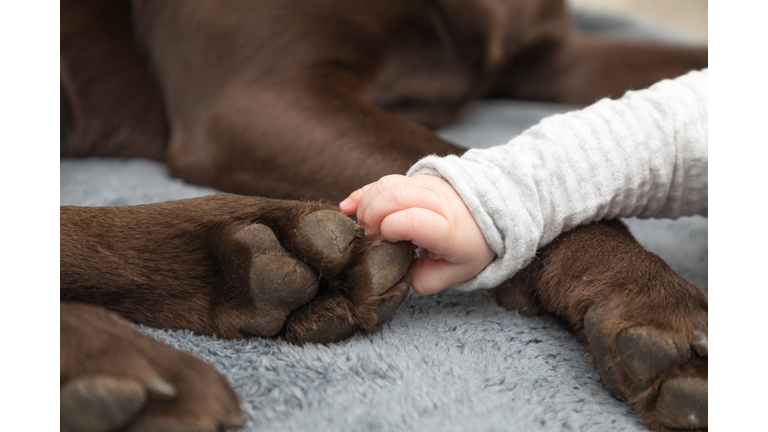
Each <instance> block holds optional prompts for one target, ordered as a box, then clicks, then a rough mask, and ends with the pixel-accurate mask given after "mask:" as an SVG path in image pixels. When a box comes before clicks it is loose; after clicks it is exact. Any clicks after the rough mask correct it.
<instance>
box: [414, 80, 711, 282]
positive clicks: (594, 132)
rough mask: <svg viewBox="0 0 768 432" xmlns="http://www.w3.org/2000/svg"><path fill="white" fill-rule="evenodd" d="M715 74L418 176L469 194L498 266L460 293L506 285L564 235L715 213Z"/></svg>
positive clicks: (433, 159)
mask: <svg viewBox="0 0 768 432" xmlns="http://www.w3.org/2000/svg"><path fill="white" fill-rule="evenodd" d="M707 76H708V70H704V71H696V72H691V73H689V74H687V75H684V76H682V77H679V78H677V79H675V80H665V81H662V82H659V83H657V84H655V85H654V86H653V87H651V88H649V89H647V90H641V91H634V92H633V91H630V92H627V93H626V94H625V95H624V96H623V97H622V98H621V99H619V100H608V99H604V100H601V101H599V102H597V103H595V104H594V105H591V106H589V107H587V108H585V109H583V110H579V111H574V112H571V113H567V114H562V115H555V116H552V117H549V118H546V119H544V120H543V121H541V122H540V123H539V124H538V125H536V126H534V127H532V128H530V129H528V130H527V131H525V132H524V133H523V134H521V135H519V136H517V137H515V138H514V139H512V140H511V141H510V142H509V143H507V144H505V145H501V146H498V147H493V148H489V149H483V150H470V151H468V152H466V153H465V154H464V155H463V156H462V157H461V158H459V157H456V156H448V157H444V158H440V157H437V156H428V157H425V158H424V159H422V160H420V161H419V162H418V163H416V164H415V165H414V166H413V167H411V169H410V170H409V171H408V175H409V176H414V175H418V174H430V175H436V176H439V177H442V178H444V179H445V180H446V181H448V182H449V183H450V184H451V185H452V186H453V187H454V189H456V191H457V192H458V193H459V195H460V196H461V198H462V199H463V200H464V203H465V204H466V205H467V207H468V208H469V210H470V212H471V213H472V216H473V217H474V218H475V221H476V222H477V223H478V225H479V226H480V229H481V230H482V232H483V234H484V235H485V238H486V240H487V241H488V244H489V245H490V247H491V249H492V250H493V251H494V252H495V253H496V255H497V257H496V259H495V260H494V261H493V262H491V264H489V265H488V266H487V267H486V268H485V269H484V270H483V271H482V272H480V273H479V274H478V275H476V276H475V277H473V278H472V279H470V280H468V281H466V282H462V283H460V284H458V285H456V286H455V288H457V289H460V290H467V291H468V290H474V289H479V288H491V287H494V286H497V285H499V284H500V283H501V282H503V281H504V280H506V279H507V278H509V277H511V276H512V275H514V274H515V273H516V272H517V271H518V270H520V269H522V268H523V267H525V266H526V265H527V264H528V263H529V262H530V261H531V260H532V259H533V257H534V255H535V253H536V250H537V249H539V248H541V247H543V246H545V245H546V244H548V243H549V242H551V241H552V240H553V239H554V238H555V237H557V236H558V235H559V234H560V233H561V232H563V231H567V230H570V229H572V228H574V227H576V226H578V225H581V224H584V223H587V222H591V221H597V220H600V219H611V218H620V217H630V216H639V217H669V218H676V217H679V216H683V215H691V214H696V213H698V214H703V215H706V214H707Z"/></svg>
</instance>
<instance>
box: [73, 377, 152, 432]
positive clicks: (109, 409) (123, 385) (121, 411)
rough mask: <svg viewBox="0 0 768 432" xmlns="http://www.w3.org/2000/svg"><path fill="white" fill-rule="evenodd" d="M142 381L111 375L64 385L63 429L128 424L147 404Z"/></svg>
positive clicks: (95, 430) (84, 431)
mask: <svg viewBox="0 0 768 432" xmlns="http://www.w3.org/2000/svg"><path fill="white" fill-rule="evenodd" d="M146 402H147V391H146V389H145V388H144V386H143V385H141V384H140V383H138V382H136V381H133V380H127V379H117V378H112V377H108V376H91V377H84V378H78V379H74V380H72V381H70V382H68V383H66V384H65V385H64V386H63V387H62V388H61V399H60V404H61V414H60V416H61V429H62V430H66V431H70V432H100V431H111V430H115V429H117V428H119V427H121V426H123V425H125V424H126V423H127V422H128V421H129V420H130V419H132V418H133V417H134V416H135V415H136V414H137V413H138V412H139V411H140V410H141V409H142V408H143V407H144V405H145V404H146Z"/></svg>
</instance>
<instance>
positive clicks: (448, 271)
mask: <svg viewBox="0 0 768 432" xmlns="http://www.w3.org/2000/svg"><path fill="white" fill-rule="evenodd" d="M340 208H341V210H342V211H343V212H344V213H346V214H355V213H357V220H358V223H359V224H360V225H362V226H363V227H364V228H365V229H366V232H369V233H374V234H381V235H382V236H384V238H386V239H387V240H389V241H393V242H394V241H401V240H407V241H410V242H412V243H413V244H415V245H416V246H420V247H422V248H424V249H426V250H428V251H429V259H426V260H425V259H423V258H417V259H416V260H415V262H414V264H413V265H414V271H413V279H412V283H411V284H412V286H413V289H414V290H415V291H416V292H417V293H419V294H422V295H427V294H432V293H436V292H438V291H441V290H443V289H445V288H447V287H449V286H451V285H454V284H457V283H459V282H463V281H465V280H468V279H470V278H471V277H473V276H475V275H476V274H478V273H480V271H482V270H483V269H484V268H485V267H486V266H487V265H488V264H489V263H490V262H491V261H493V259H494V258H495V257H496V254H495V253H494V252H493V251H492V250H491V248H490V247H489V246H488V242H487V241H486V240H485V237H484V236H483V233H482V232H481V231H480V228H479V227H478V225H477V223H476V222H475V220H474V219H473V218H472V214H471V213H470V212H469V209H468V208H467V206H466V205H465V204H464V202H463V201H462V199H461V197H459V195H458V194H457V193H456V191H455V190H454V189H453V187H451V185H450V184H449V183H448V182H447V181H445V180H443V179H441V178H440V177H436V176H432V175H417V176H414V177H405V176H401V175H390V176H386V177H382V178H381V179H380V180H379V181H377V182H375V183H371V184H369V185H367V186H364V187H362V188H360V189H358V190H357V191H355V192H353V193H352V194H351V195H350V196H349V198H347V199H346V200H344V201H343V202H342V203H341V204H340Z"/></svg>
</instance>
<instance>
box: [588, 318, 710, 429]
mask: <svg viewBox="0 0 768 432" xmlns="http://www.w3.org/2000/svg"><path fill="white" fill-rule="evenodd" d="M676 318H677V319H680V320H685V313H681V314H679V315H678V316H677V317H676ZM621 321H625V320H622V319H621V318H620V316H617V314H616V313H615V311H611V313H608V312H607V309H606V307H604V306H602V305H600V304H593V305H592V306H590V307H589V309H588V310H587V314H586V315H585V317H584V333H585V335H586V339H587V343H588V344H589V347H590V348H591V351H592V354H593V356H594V357H593V358H594V361H595V365H596V366H597V370H598V372H599V373H600V377H601V378H602V380H603V382H604V383H605V386H606V387H607V388H608V390H609V391H610V392H611V393H613V394H614V395H615V396H616V397H617V398H619V399H622V400H625V401H628V402H630V403H631V404H632V405H634V406H635V407H636V408H637V409H638V411H639V412H640V414H641V415H642V416H643V417H644V418H645V420H646V422H647V423H648V424H650V425H652V426H655V425H656V424H658V425H660V426H662V427H664V428H670V429H697V428H706V427H707V411H708V410H707V375H708V372H707V356H708V348H707V347H708V343H707V330H706V328H703V329H699V330H696V331H694V332H691V331H686V329H690V328H691V327H690V326H687V325H683V326H682V327H683V328H682V330H681V331H671V330H666V329H662V328H659V327H657V326H655V325H631V324H628V323H627V322H626V321H625V322H624V323H623V324H619V323H620V322H621ZM692 321H694V322H695V321H696V320H692ZM625 326H626V327H625ZM622 327H623V328H622ZM619 328H620V330H619V331H616V329H619ZM691 333H692V334H691ZM659 429H662V428H659Z"/></svg>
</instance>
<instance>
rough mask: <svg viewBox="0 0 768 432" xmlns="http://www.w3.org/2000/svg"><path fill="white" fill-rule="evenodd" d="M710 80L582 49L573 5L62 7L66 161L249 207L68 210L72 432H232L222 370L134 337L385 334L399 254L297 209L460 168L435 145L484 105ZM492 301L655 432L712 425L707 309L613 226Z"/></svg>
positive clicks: (94, 1)
mask: <svg viewBox="0 0 768 432" xmlns="http://www.w3.org/2000/svg"><path fill="white" fill-rule="evenodd" d="M706 66H707V50H706V48H693V47H675V46H668V45H662V44H654V43H647V42H633V41H612V40H603V39H600V38H597V37H593V36H589V35H586V34H583V33H580V32H579V31H578V30H577V29H576V28H575V26H574V24H573V22H572V20H571V18H570V17H569V15H568V13H567V9H566V7H565V5H564V2H563V0H475V1H469V0H464V1H462V0H410V1H393V0H371V1H366V2H359V1H354V0H301V1H299V0H281V1H267V0H251V1H247V0H229V1H212V0H164V1H151V0H135V1H132V2H129V1H125V0H123V1H109V2H104V1H100V0H62V2H61V125H62V126H61V156H62V157H84V156H94V155H96V156H118V157H144V158H154V159H159V160H162V161H164V162H165V163H166V164H167V165H168V167H169V168H170V171H171V173H172V174H173V175H174V176H178V177H180V178H182V179H184V180H186V181H188V182H190V183H195V184H199V185H206V186H212V187H214V188H217V189H219V190H222V191H227V192H231V193H236V194H238V195H231V194H218V195H213V196H209V197H204V198H198V199H192V200H182V201H176V202H167V203H159V204H151V205H143V206H126V207H103V208H78V207H62V208H61V294H60V295H61V301H62V303H61V427H62V430H71V431H75V430H87V431H96V430H124V429H129V430H169V431H181V430H220V429H226V428H237V427H240V426H241V425H242V424H243V422H244V421H245V418H244V417H243V413H242V412H241V411H240V408H239V407H238V400H237V396H236V394H235V393H234V391H233V390H232V389H231V387H230V386H229V385H228V384H227V382H226V380H224V379H223V377H222V376H221V375H220V374H219V373H218V372H217V371H216V370H214V369H213V368H212V367H211V366H210V365H208V364H207V363H205V362H203V361H202V360H200V359H198V358H196V357H194V356H191V355H189V354H187V353H183V352H181V351H178V350H174V349H172V348H170V347H168V346H165V345H163V344H161V343H159V342H156V341H154V340H152V339H149V338H148V337H146V336H143V335H142V334H140V333H139V332H138V331H137V330H136V329H134V328H133V327H131V326H130V324H128V322H129V321H133V322H137V323H142V324H146V325H150V326H156V327H162V328H174V329H189V330H193V331H195V332H199V333H206V334H216V335H218V336H219V337H225V338H244V337H252V336H262V337H275V336H278V337H283V338H285V339H286V340H288V341H290V342H293V343H304V342H320V343H329V342H333V341H336V340H340V339H342V338H345V337H347V336H349V335H350V334H352V333H353V332H355V331H357V330H358V329H364V330H366V331H369V332H375V331H377V329H378V326H379V323H380V322H382V321H383V320H385V319H386V318H387V317H389V316H391V315H392V314H393V313H394V311H395V310H396V309H397V307H398V306H399V305H400V304H401V303H402V302H403V301H404V299H405V295H406V293H407V291H408V283H409V274H408V267H409V263H410V258H411V254H412V247H411V245H410V244H406V243H394V244H393V243H387V242H385V241H383V239H382V238H380V237H376V236H366V235H365V234H364V233H363V232H362V230H361V229H360V228H359V227H358V226H356V225H355V224H354V222H353V221H351V220H350V219H348V218H347V217H345V216H343V215H341V213H339V212H338V211H337V209H336V208H335V206H333V205H330V204H322V203H316V202H310V201H290V200H288V201H286V199H294V200H295V199H307V198H309V199H325V200H330V201H332V202H338V201H339V200H340V199H342V198H344V197H345V196H346V195H347V194H348V193H349V192H350V191H352V190H354V189H356V188H358V187H360V186H362V185H364V184H366V183H369V182H372V181H375V180H377V179H378V178H379V177H381V176H383V175H386V174H391V173H398V172H399V173H404V172H405V171H406V170H407V169H408V168H409V167H410V166H411V165H412V164H413V163H414V162H416V161H417V160H418V159H419V158H420V157H422V156H424V155H426V154H429V153H436V154H440V155H447V154H461V153H462V151H463V150H461V149H459V148H457V147H455V146H454V145H452V144H450V143H448V142H446V141H444V140H442V139H440V138H439V137H438V136H437V135H435V134H434V133H433V132H431V130H430V129H432V128H436V127H438V126H441V125H445V124H447V123H450V122H451V121H453V120H455V119H457V118H459V117H460V116H461V115H462V114H463V113H464V112H465V111H466V110H467V108H468V107H470V106H471V104H472V103H473V102H474V101H476V100H477V99H478V98H481V97H497V98H513V99H524V100H539V101H551V102H558V103H570V104H589V103H592V102H594V101H596V100H598V99H600V98H603V97H619V96H621V95H622V94H623V93H624V92H625V91H626V90H627V89H639V88H644V87H647V86H649V85H651V84H653V83H654V82H656V81H658V80H660V79H663V78H671V77H675V76H678V75H681V74H683V73H685V72H687V71H689V70H691V69H699V68H703V67H706ZM246 195H249V196H246ZM585 251H588V253H587V252H585ZM494 292H495V296H496V298H497V300H498V301H499V302H500V303H501V304H502V305H504V306H506V307H508V308H510V309H517V310H520V311H521V312H523V313H529V314H531V313H539V312H548V313H554V314H557V315H558V316H559V317H561V318H562V319H563V320H564V321H565V322H566V323H567V325H569V326H570V327H571V328H572V329H573V332H574V335H575V336H576V337H577V338H579V339H580V340H581V341H582V342H583V344H584V346H585V349H586V350H587V351H588V352H589V353H590V355H591V356H592V359H593V362H594V363H595V365H596V367H597V369H598V371H599V373H600V375H601V377H602V379H603V381H604V383H605V385H606V387H607V388H608V389H609V390H610V391H611V392H612V393H613V394H614V395H616V396H617V397H619V398H622V399H624V400H626V401H628V402H629V403H631V404H632V405H633V406H634V407H635V408H636V409H637V410H638V411H639V413H640V414H641V415H642V417H643V418H644V420H645V421H646V424H647V425H648V426H649V427H650V428H652V429H657V430H665V429H666V428H702V427H706V426H707V373H708V372H707V296H706V295H705V294H703V293H702V292H701V291H699V290H698V289H697V288H696V287H694V286H693V285H691V284H690V283H688V282H686V281H685V280H683V279H682V278H681V277H680V276H678V275H677V274H676V273H675V272H674V271H672V270H671V269H670V268H669V267H668V266H667V265H666V264H665V263H664V262H663V261H662V260H661V259H660V258H658V257H657V256H655V255H654V254H652V253H650V252H648V251H646V250H644V249H643V248H642V247H641V246H639V245H638V243H637V242H636V241H635V240H634V239H633V238H632V236H631V235H630V234H629V232H628V231H627V229H626V227H625V226H624V225H623V224H621V223H620V222H617V221H605V222H601V223H596V224H590V225H586V226H583V227H579V228H577V229H575V230H572V231H570V232H567V233H564V234H563V235H561V236H560V237H559V238H558V239H556V240H555V241H554V242H553V243H552V244H550V245H549V246H547V247H546V248H544V249H543V250H542V251H541V252H540V254H539V256H538V258H537V260H536V261H535V262H533V263H532V264H531V265H530V266H528V267H527V268H526V269H525V270H523V271H521V272H519V273H518V274H517V275H516V276H515V277H514V278H513V279H511V280H510V281H508V282H507V283H505V284H504V285H502V286H500V287H497V288H496V289H495V291H494Z"/></svg>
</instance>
